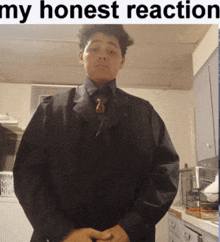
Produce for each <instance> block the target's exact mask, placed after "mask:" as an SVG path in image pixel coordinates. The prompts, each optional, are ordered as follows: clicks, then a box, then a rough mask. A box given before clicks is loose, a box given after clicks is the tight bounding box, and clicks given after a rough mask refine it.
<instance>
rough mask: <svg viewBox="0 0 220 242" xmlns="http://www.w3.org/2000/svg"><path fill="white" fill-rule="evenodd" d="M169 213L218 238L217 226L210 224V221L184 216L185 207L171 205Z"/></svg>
mask: <svg viewBox="0 0 220 242" xmlns="http://www.w3.org/2000/svg"><path fill="white" fill-rule="evenodd" d="M169 212H170V213H173V214H175V215H176V216H177V217H179V218H180V219H182V220H184V221H186V222H188V223H189V224H192V225H194V226H195V227H197V228H199V229H201V230H203V231H205V232H207V233H209V234H212V235H214V236H216V237H218V236H219V226H218V225H217V224H214V223H212V220H204V219H200V218H196V217H194V216H192V215H189V214H186V207H185V206H183V205H182V204H174V205H172V206H171V208H170V209H169Z"/></svg>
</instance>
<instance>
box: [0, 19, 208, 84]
mask: <svg viewBox="0 0 220 242" xmlns="http://www.w3.org/2000/svg"><path fill="white" fill-rule="evenodd" d="M124 26H125V29H126V30H127V32H128V33H129V34H130V35H131V36H132V37H133V39H134V42H135V44H134V45H133V46H131V47H129V49H128V52H127V54H126V62H125V65H124V68H123V69H122V70H121V71H120V73H119V74H118V77H117V82H118V86H120V87H140V88H165V89H166V88H171V89H172V88H173V89H190V88H191V87H192V83H193V70H192V52H193V51H194V49H195V47H196V46H197V45H198V44H199V43H200V41H201V40H202V39H203V37H204V35H205V34H206V33H207V31H208V30H209V28H210V27H211V25H193V24H190V25H124ZM80 27H81V25H0V82H7V83H31V84H62V85H71V84H81V83H82V81H83V80H84V78H85V73H84V70H83V68H82V66H81V65H80V64H79V61H78V53H79V47H78V42H77V37H76V35H77V33H78V30H79V28H80Z"/></svg>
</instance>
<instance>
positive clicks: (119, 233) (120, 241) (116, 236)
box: [97, 225, 130, 242]
mask: <svg viewBox="0 0 220 242" xmlns="http://www.w3.org/2000/svg"><path fill="white" fill-rule="evenodd" d="M103 233H109V234H111V235H112V236H111V237H110V238H109V239H106V240H105V241H109V242H130V239H129V237H128V235H127V234H126V232H125V231H124V229H123V228H122V227H121V226H120V225H116V226H114V227H112V228H110V229H107V230H105V231H104V232H103ZM103 241H104V240H103V239H98V240H97V242H103Z"/></svg>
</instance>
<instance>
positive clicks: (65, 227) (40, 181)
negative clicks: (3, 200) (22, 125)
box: [13, 97, 74, 242]
mask: <svg viewBox="0 0 220 242" xmlns="http://www.w3.org/2000/svg"><path fill="white" fill-rule="evenodd" d="M51 100H52V98H51V97H49V98H47V99H46V100H44V101H43V102H42V103H41V104H40V105H39V107H38V109H37V111H36V112H35V114H34V116H33V118H32V119H31V121H30V123H29V125H28V127H27V128H26V130H25V132H24V135H23V137H22V141H21V144H20V146H19V149H18V152H17V156H16V160H15V166H14V170H13V173H14V188H15V193H16V196H17V198H18V200H19V202H20V204H21V206H22V207H23V209H24V212H25V214H26V216H27V218H28V219H29V221H30V223H31V224H32V226H33V228H34V230H35V231H37V232H38V234H41V235H42V238H44V239H50V240H51V241H54V242H55V241H61V240H62V238H63V237H64V236H66V235H67V234H68V233H69V232H70V231H71V230H72V229H74V224H73V223H72V221H69V220H68V219H67V218H66V217H65V215H64V214H63V213H62V211H60V210H59V208H58V202H59V201H57V196H56V191H55V190H54V188H53V187H52V186H51V184H50V180H49V179H48V174H49V168H48V163H47V158H46V149H47V146H48V142H47V133H46V126H47V125H49V124H48V123H49V119H50V118H51V117H50V115H51V111H50V110H51Z"/></svg>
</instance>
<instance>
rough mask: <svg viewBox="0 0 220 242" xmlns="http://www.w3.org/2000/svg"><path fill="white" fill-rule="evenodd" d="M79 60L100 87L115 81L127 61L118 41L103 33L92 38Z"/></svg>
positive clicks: (80, 54) (81, 52)
mask: <svg viewBox="0 0 220 242" xmlns="http://www.w3.org/2000/svg"><path fill="white" fill-rule="evenodd" d="M79 58H80V63H81V64H82V65H83V66H84V69H85V71H86V75H87V76H88V77H89V78H90V79H91V80H92V81H93V82H95V83H96V84H97V85H98V86H102V85H103V84H105V83H106V82H108V81H111V80H113V79H114V78H115V77H116V76H117V73H118V71H119V70H120V69H122V67H123V64H124V61H125V58H124V56H122V53H121V48H120V45H119V42H118V39H117V38H115V37H114V36H112V35H107V34H104V33H101V32H97V33H95V34H93V35H92V36H91V38H90V39H89V41H88V43H87V45H86V46H85V49H84V51H80V53H79Z"/></svg>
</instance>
